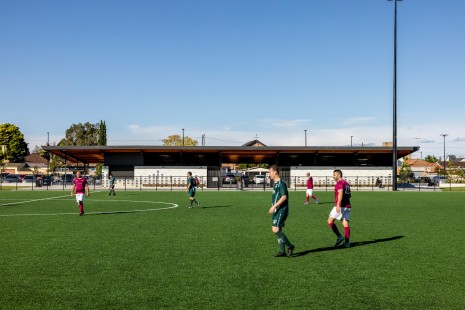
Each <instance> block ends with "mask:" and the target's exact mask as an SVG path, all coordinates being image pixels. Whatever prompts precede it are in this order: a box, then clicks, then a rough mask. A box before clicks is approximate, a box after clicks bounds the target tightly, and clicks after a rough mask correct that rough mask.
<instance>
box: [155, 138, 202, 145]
mask: <svg viewBox="0 0 465 310" xmlns="http://www.w3.org/2000/svg"><path fill="white" fill-rule="evenodd" d="M198 144H199V142H198V141H197V140H194V139H192V138H191V137H189V136H185V137H184V144H183V141H182V137H181V136H180V135H171V136H169V137H167V138H166V139H163V145H164V146H183V145H184V146H197V145H198Z"/></svg>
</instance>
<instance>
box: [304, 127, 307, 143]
mask: <svg viewBox="0 0 465 310" xmlns="http://www.w3.org/2000/svg"><path fill="white" fill-rule="evenodd" d="M304 131H305V146H307V129H304Z"/></svg>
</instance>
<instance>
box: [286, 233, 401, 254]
mask: <svg viewBox="0 0 465 310" xmlns="http://www.w3.org/2000/svg"><path fill="white" fill-rule="evenodd" d="M402 238H404V236H395V237H390V238H383V239H375V240H371V241H359V242H351V243H350V247H351V248H355V247H358V246H362V245H369V244H373V243H380V242H387V241H394V240H398V239H402ZM334 250H350V249H346V248H345V247H344V246H343V245H342V246H337V247H335V246H331V247H325V248H318V249H313V250H307V251H302V252H298V253H294V255H292V256H293V257H298V256H303V255H307V254H311V253H317V252H326V251H334Z"/></svg>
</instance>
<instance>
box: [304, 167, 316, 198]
mask: <svg viewBox="0 0 465 310" xmlns="http://www.w3.org/2000/svg"><path fill="white" fill-rule="evenodd" d="M307 178H308V179H307V192H306V194H305V204H306V205H308V204H309V203H310V197H312V199H313V200H315V203H318V198H316V197H315V196H314V195H313V178H312V177H311V176H310V172H307Z"/></svg>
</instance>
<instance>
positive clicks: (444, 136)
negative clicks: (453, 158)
mask: <svg viewBox="0 0 465 310" xmlns="http://www.w3.org/2000/svg"><path fill="white" fill-rule="evenodd" d="M441 136H442V137H443V138H444V176H446V137H447V136H448V134H447V133H443V134H441Z"/></svg>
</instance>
